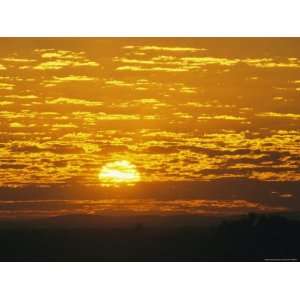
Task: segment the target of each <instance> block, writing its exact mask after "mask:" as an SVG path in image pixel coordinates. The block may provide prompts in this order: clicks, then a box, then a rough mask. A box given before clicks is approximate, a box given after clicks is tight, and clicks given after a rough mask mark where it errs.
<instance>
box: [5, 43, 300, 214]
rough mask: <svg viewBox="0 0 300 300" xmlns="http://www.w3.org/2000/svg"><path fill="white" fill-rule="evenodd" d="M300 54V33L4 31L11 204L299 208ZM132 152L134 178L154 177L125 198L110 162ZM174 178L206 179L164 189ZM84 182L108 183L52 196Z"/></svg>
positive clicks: (23, 210)
mask: <svg viewBox="0 0 300 300" xmlns="http://www.w3.org/2000/svg"><path fill="white" fill-rule="evenodd" d="M299 53H300V39H296V38H285V39H272V38H257V39H242V38H233V39H232V38H230V39H229V38H228V39H226V38H217V39H216V38H213V39H207V38H139V39H137V38H91V39H88V38H83V39H69V38H47V39H42V38H39V39H38V38H11V39H5V38H2V39H0V131H1V134H0V153H1V162H0V173H1V174H0V186H1V187H0V216H36V215H52V214H61V213H73V212H90V213H91V212H92V213H99V212H102V211H106V210H108V211H113V212H116V213H117V212H118V210H119V211H121V210H122V211H123V210H125V211H126V210H128V211H131V212H132V211H137V212H140V211H142V212H146V213H147V212H154V213H158V212H162V213H168V212H172V213H174V212H175V213H176V212H177V213H187V212H188V213H236V212H243V211H245V210H246V211H247V210H248V209H249V210H252V209H259V210H277V209H292V210H296V209H298V204H297V202H295V201H296V196H297V195H298V194H297V190H299V188H298V189H297V187H298V182H299V179H300V173H299V153H300V152H299V142H300V130H299V128H300V127H299V125H300V104H299V101H300V100H299V95H300V56H299ZM118 160H128V161H130V162H131V163H133V164H134V165H136V167H137V169H138V170H139V172H140V175H141V180H142V183H140V184H137V186H135V187H120V189H121V190H122V189H125V190H126V189H133V190H135V189H138V186H142V185H145V186H147V188H146V192H145V193H144V194H143V195H141V194H140V193H138V194H139V195H138V196H136V195H135V194H134V193H133V192H131V198H130V199H127V200H126V199H125V198H124V199H122V197H119V196H118V197H117V198H118V199H119V200H118V201H117V202H118V203H117V204H114V203H115V202H116V201H115V202H114V201H113V200H112V198H113V197H112V196H110V194H109V192H108V193H107V196H106V197H103V196H100V194H101V195H102V191H101V187H100V184H99V178H98V172H99V170H100V169H101V167H102V166H103V165H104V164H105V163H108V162H112V161H118ZM241 180H242V181H243V182H245V184H246V185H247V183H249V184H251V185H252V186H253V189H254V190H255V189H257V187H258V186H259V188H260V189H263V190H264V192H263V193H260V194H259V192H258V194H257V195H260V196H257V197H256V196H255V195H256V194H251V193H250V192H249V193H243V192H241V190H240V189H239V188H238V184H237V183H236V182H240V181H241ZM228 181H229V182H230V184H231V185H230V192H228V191H227V192H225V193H224V194H223V195H222V193H220V194H218V195H215V194H214V193H213V192H211V193H210V192H209V191H208V190H203V189H205V188H206V189H207V187H205V182H210V184H212V185H213V184H214V183H216V184H219V183H220V182H225V184H224V186H226V185H227V184H228V183H226V182H228ZM174 182H178V184H183V185H184V184H185V183H186V184H188V183H189V182H192V183H193V184H194V183H196V184H198V185H199V186H200V187H199V188H198V187H195V186H193V189H194V190H195V191H197V192H195V193H194V194H193V197H190V196H189V195H188V194H183V195H181V197H180V198H178V199H177V198H176V197H175V196H174V195H173V194H172V192H171V191H170V193H171V194H172V196H171V197H166V198H170V199H165V202H164V201H163V199H161V197H160V189H161V188H162V187H167V188H168V187H170V186H173V185H174ZM295 182H296V183H295ZM289 183H291V184H292V186H291V185H289ZM153 184H154V185H155V188H153V189H154V190H155V191H156V192H157V194H155V193H154V192H149V190H151V188H150V187H151V185H153ZM157 185H158V186H159V187H160V188H158V190H157V188H156V186H157ZM202 185H203V188H201V186H202ZM78 186H82V187H83V188H84V189H87V190H88V191H89V190H91V189H97V192H94V194H93V195H90V196H89V200H87V199H84V196H85V194H84V193H78V194H76V195H73V194H71V193H68V192H67V191H65V192H60V193H53V196H52V198H51V199H47V200H45V198H49V197H46V196H45V193H49V191H50V190H51V191H52V190H57V189H64V188H65V189H70V187H73V188H75V189H76V187H78ZM145 186H143V188H145ZM227 186H228V185H227ZM29 188H30V191H33V193H34V197H33V198H32V197H31V195H32V193H31V192H28V189H29ZM26 189H27V190H26ZM47 189H48V190H47ZM113 189H115V187H114V188H113ZM212 190H213V188H212ZM250 190H251V189H250ZM24 191H27V192H26V194H24V193H23V192H24ZM259 191H260V192H261V190H259ZM18 193H23V195H24V197H23V198H22V197H20V196H18ZM61 194H63V196H62V195H61ZM150 194H151V195H150ZM51 195H52V194H51ZM230 195H231V196H230ZM260 197H261V198H260ZM75 198H76V199H75ZM92 198H93V199H92ZM43 199H44V200H43ZM64 199H68V200H64ZM138 199H139V200H138ZM270 199H271V200H270ZM272 199H273V200H274V201H272ZM63 200H64V201H65V202H64V201H63ZM125 200H126V201H125ZM84 201H86V202H84ZM91 201H92V202H91ZM120 201H121V202H122V204H121V202H120ZM124 201H125V202H124ZM214 201H215V202H214ZM216 201H219V202H218V203H217V202H216ZM224 201H225V202H224ZM236 201H238V202H236ZM57 203H59V205H57ZM126 203H127V204H126ZM121 208H122V209H121Z"/></svg>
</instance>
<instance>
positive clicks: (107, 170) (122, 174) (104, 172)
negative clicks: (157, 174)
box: [98, 160, 141, 186]
mask: <svg viewBox="0 0 300 300" xmlns="http://www.w3.org/2000/svg"><path fill="white" fill-rule="evenodd" d="M98 177H99V179H100V181H101V183H102V184H103V185H106V186H111V185H119V184H127V185H128V184H129V185H132V184H134V183H137V182H139V181H140V179H141V176H140V173H139V171H138V170H137V168H136V166H135V165H134V164H132V163H130V162H129V161H127V160H117V161H114V162H110V163H107V164H105V165H104V166H103V167H102V169H101V170H100V172H99V175H98Z"/></svg>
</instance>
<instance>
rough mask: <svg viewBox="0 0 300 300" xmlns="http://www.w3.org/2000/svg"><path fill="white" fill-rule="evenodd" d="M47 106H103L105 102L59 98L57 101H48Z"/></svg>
mask: <svg viewBox="0 0 300 300" xmlns="http://www.w3.org/2000/svg"><path fill="white" fill-rule="evenodd" d="M46 103H47V104H54V105H57V104H67V105H68V104H70V105H84V106H102V105H103V102H100V101H92V100H86V99H77V98H64V97H59V98H56V99H51V100H46Z"/></svg>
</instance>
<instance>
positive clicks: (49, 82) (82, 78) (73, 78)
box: [41, 75, 98, 87]
mask: <svg viewBox="0 0 300 300" xmlns="http://www.w3.org/2000/svg"><path fill="white" fill-rule="evenodd" d="M97 80H98V78H97V77H90V76H86V75H68V76H53V77H52V78H51V79H46V80H44V81H43V82H42V83H41V84H42V85H43V86H45V87H51V86H56V85H57V84H61V83H65V82H89V81H97Z"/></svg>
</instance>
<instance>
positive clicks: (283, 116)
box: [256, 112, 300, 120]
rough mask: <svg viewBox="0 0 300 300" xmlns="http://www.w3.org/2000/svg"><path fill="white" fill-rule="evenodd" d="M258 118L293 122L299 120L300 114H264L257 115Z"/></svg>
mask: <svg viewBox="0 0 300 300" xmlns="http://www.w3.org/2000/svg"><path fill="white" fill-rule="evenodd" d="M256 116H257V117H264V118H281V119H292V120H299V119H300V114H294V113H277V112H263V113H258V114H256Z"/></svg>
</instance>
